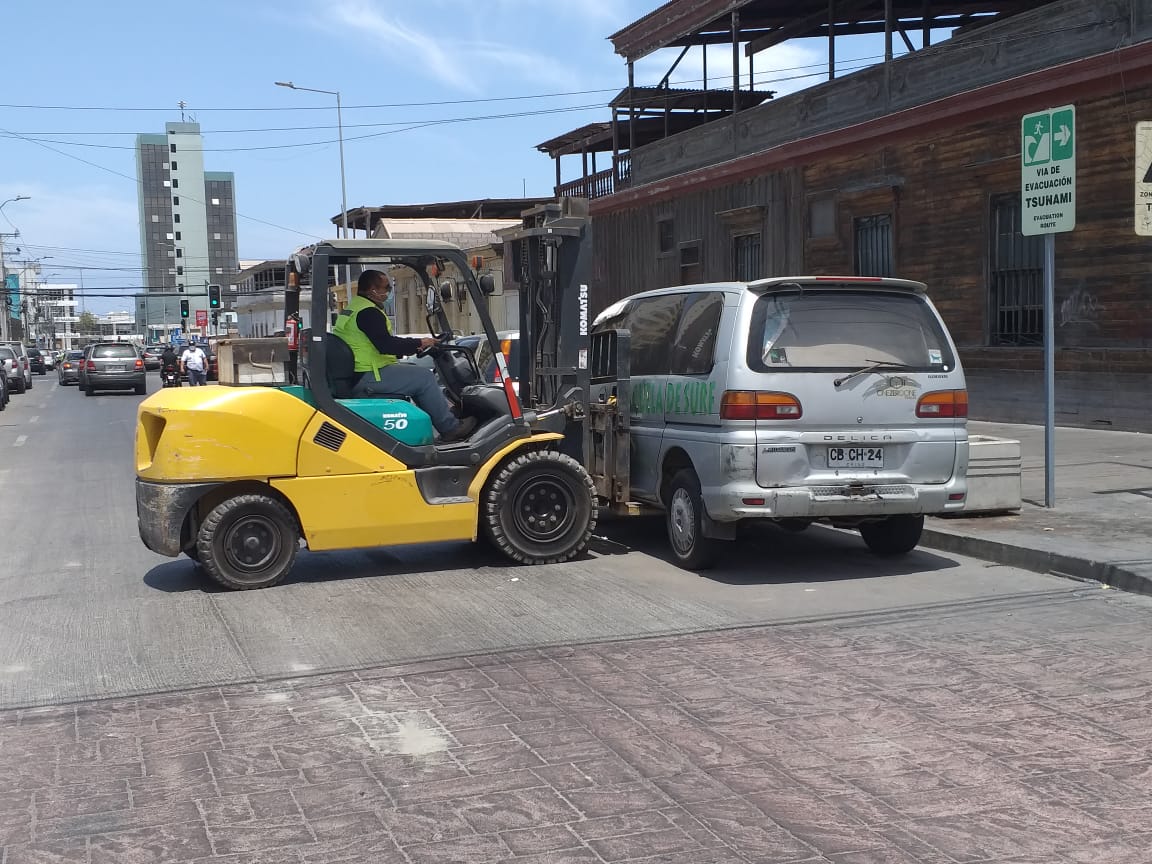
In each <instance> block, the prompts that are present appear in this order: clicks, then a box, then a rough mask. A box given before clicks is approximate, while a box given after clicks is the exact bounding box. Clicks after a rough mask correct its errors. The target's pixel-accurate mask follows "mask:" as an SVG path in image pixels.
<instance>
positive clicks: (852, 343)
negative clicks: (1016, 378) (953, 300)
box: [748, 289, 955, 372]
mask: <svg viewBox="0 0 1152 864" xmlns="http://www.w3.org/2000/svg"><path fill="white" fill-rule="evenodd" d="M870 363H893V364H899V365H902V366H907V367H909V368H910V369H918V370H922V371H930V370H933V369H936V370H944V371H947V370H949V369H952V368H954V367H955V358H954V357H953V356H952V352H951V349H950V348H949V347H948V340H947V339H946V338H945V336H944V330H943V328H942V327H941V325H940V321H939V320H938V319H937V317H936V315H935V314H934V313H933V311H932V308H931V307H930V306H929V305H928V304H927V303H926V302H925V301H924V299H923V298H922V297H920V296H919V295H917V294H904V293H896V292H879V291H827V290H823V291H822V290H819V289H814V290H805V291H803V292H802V293H797V292H787V293H773V294H765V295H764V296H763V297H761V298H759V299H758V300H757V301H756V306H755V307H754V308H753V312H752V329H751V332H750V333H749V338H748V365H749V366H750V367H751V368H752V369H754V370H756V371H759V372H777V371H812V370H819V369H829V370H852V369H859V368H860V367H862V366H867V365H868V364H870Z"/></svg>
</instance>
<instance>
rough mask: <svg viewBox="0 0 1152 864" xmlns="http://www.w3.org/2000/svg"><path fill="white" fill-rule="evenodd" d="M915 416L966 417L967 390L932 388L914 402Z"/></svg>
mask: <svg viewBox="0 0 1152 864" xmlns="http://www.w3.org/2000/svg"><path fill="white" fill-rule="evenodd" d="M916 416H917V417H928V418H932V417H967V416H968V391H967V390H934V391H933V392H931V393H925V394H924V395H923V396H921V397H920V401H919V402H917V403H916Z"/></svg>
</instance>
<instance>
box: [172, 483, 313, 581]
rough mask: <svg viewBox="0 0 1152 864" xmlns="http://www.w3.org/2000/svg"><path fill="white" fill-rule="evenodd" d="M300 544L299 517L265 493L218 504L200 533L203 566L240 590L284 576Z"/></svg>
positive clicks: (197, 542)
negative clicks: (297, 521)
mask: <svg viewBox="0 0 1152 864" xmlns="http://www.w3.org/2000/svg"><path fill="white" fill-rule="evenodd" d="M299 548H300V530H299V528H298V527H297V524H296V518H295V517H294V516H293V515H292V513H290V512H289V510H288V508H287V507H285V506H284V505H283V504H281V503H280V502H279V501H277V500H276V499H275V498H269V497H268V496H266V495H237V496H236V497H235V498H229V499H228V500H226V501H223V502H221V503H220V504H217V505H216V506H215V507H213V508H212V511H211V512H210V513H209V514H208V516H207V517H206V518H205V519H204V521H203V522H202V523H201V525H200V531H199V532H198V534H197V535H196V552H197V555H198V560H199V561H200V565H201V566H202V567H203V568H204V569H205V570H207V571H208V575H209V576H211V577H212V578H213V579H214V580H216V581H217V582H219V583H220V584H221V585H223V586H224V587H225V588H232V589H234V590H237V591H246V590H249V589H252V588H268V587H271V586H272V585H275V584H276V583H277V582H279V581H281V580H282V579H283V578H284V577H285V576H287V575H288V571H289V570H291V569H292V564H293V563H294V562H295V561H296V553H297V551H299ZM189 557H192V556H189Z"/></svg>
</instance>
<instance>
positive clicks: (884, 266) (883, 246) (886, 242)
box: [854, 213, 892, 276]
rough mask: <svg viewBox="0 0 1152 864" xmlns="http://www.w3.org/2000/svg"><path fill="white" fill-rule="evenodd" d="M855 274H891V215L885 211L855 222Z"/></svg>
mask: <svg viewBox="0 0 1152 864" xmlns="http://www.w3.org/2000/svg"><path fill="white" fill-rule="evenodd" d="M854 233H855V237H856V275H857V276H891V275H892V217H891V216H889V215H888V214H887V213H885V214H882V215H879V216H865V217H864V218H863V219H857V220H856V222H855V231H854Z"/></svg>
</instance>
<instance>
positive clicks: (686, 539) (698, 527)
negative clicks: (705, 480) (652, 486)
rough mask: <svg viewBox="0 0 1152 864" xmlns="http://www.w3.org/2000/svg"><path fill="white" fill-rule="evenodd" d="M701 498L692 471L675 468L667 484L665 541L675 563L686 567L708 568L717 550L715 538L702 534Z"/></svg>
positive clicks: (698, 485)
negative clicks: (668, 484) (668, 544)
mask: <svg viewBox="0 0 1152 864" xmlns="http://www.w3.org/2000/svg"><path fill="white" fill-rule="evenodd" d="M703 523H704V502H703V501H702V500H701V499H700V481H699V480H698V479H696V472H695V471H693V470H692V469H691V468H684V469H682V470H680V471H677V472H676V475H675V476H674V477H673V478H672V485H671V486H669V487H668V541H669V543H670V544H671V546H672V555H673V557H674V558H675V559H676V563H677V564H679V565H680V566H681V567H684V568H686V569H688V570H708V569H709V568H711V567H712V565H713V564H715V563H716V557H717V554H718V553H719V551H720V550H719V545H718V542H719V541H717V540H714V539H712V538H711V537H705V536H704V524H703Z"/></svg>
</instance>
